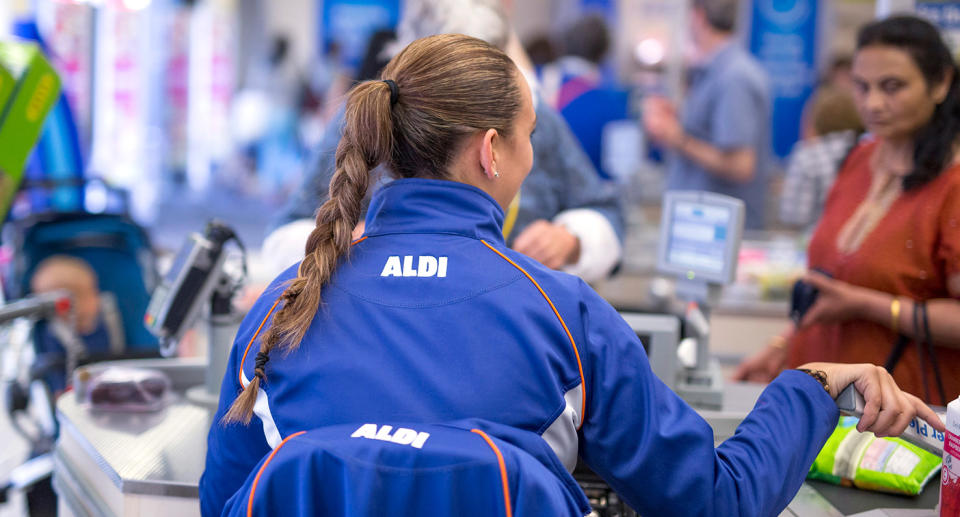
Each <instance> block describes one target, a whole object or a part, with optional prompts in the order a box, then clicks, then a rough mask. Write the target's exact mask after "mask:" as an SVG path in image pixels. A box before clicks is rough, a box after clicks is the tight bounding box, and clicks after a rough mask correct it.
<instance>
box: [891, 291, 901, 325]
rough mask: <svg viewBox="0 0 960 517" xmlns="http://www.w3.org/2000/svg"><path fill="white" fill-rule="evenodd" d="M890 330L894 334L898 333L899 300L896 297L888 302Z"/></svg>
mask: <svg viewBox="0 0 960 517" xmlns="http://www.w3.org/2000/svg"><path fill="white" fill-rule="evenodd" d="M890 328H891V329H892V330H893V333H894V334H899V333H900V298H897V297H896V296H894V297H893V300H891V301H890Z"/></svg>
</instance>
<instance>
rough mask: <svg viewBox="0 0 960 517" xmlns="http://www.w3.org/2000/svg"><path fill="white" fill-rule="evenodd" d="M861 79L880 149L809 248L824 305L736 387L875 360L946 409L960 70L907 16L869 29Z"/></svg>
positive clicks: (746, 370) (955, 314)
mask: <svg viewBox="0 0 960 517" xmlns="http://www.w3.org/2000/svg"><path fill="white" fill-rule="evenodd" d="M852 74H853V79H854V97H855V101H856V103H857V109H858V110H859V112H860V115H861V117H862V118H863V121H864V124H865V125H866V127H867V129H868V131H869V132H870V133H872V134H873V135H874V137H875V139H874V140H873V141H871V142H867V143H864V144H861V145H860V146H859V147H858V148H857V149H855V150H854V151H853V153H851V155H850V157H849V158H848V160H847V161H846V163H845V164H844V165H843V167H842V169H841V171H840V173H839V175H838V177H837V181H836V183H835V184H834V186H833V188H832V190H831V192H830V195H829V196H828V198H827V201H826V204H825V206H824V213H823V215H822V217H821V219H820V223H819V224H818V226H817V229H816V231H815V233H814V236H813V239H812V240H811V242H810V249H809V252H808V255H809V267H810V269H811V270H813V269H816V270H819V271H824V272H826V273H828V274H829V276H826V275H822V274H818V273H810V274H808V275H807V277H806V278H805V280H806V281H807V282H809V283H810V284H812V285H813V286H814V287H816V288H817V289H818V290H819V296H818V298H817V301H816V303H815V304H814V305H813V306H812V307H811V308H810V310H809V311H808V312H807V313H806V315H805V316H804V318H803V320H802V321H801V322H800V325H799V326H798V328H797V329H795V330H794V329H791V331H790V332H789V333H788V334H786V335H785V336H783V337H778V338H774V339H773V340H772V341H771V343H770V344H769V345H768V346H767V347H766V348H765V349H764V350H762V351H760V352H759V353H757V354H756V355H755V356H753V357H751V358H750V359H748V360H747V361H745V362H744V363H743V364H741V365H740V368H739V369H738V371H737V373H736V374H735V377H736V378H738V379H741V380H757V381H765V380H769V379H772V377H773V375H775V374H776V373H777V372H779V371H780V370H781V369H783V368H784V367H785V366H788V365H796V364H800V363H804V362H808V361H814V360H815V361H835V362H845V363H855V362H856V363H859V362H870V363H874V364H878V365H889V367H890V368H892V373H893V376H894V379H895V380H896V382H897V384H898V385H899V386H900V387H901V388H902V389H904V390H905V391H908V392H911V393H913V394H915V395H917V396H919V397H922V398H924V399H925V400H926V401H927V402H929V403H933V404H941V405H943V404H946V402H948V401H949V400H952V399H953V398H955V397H957V396H958V395H960V160H958V156H957V149H958V141H960V140H958V139H960V79H958V74H957V67H956V65H955V64H954V61H953V59H952V56H951V54H950V51H949V50H948V49H947V47H946V45H944V43H943V41H942V40H941V38H940V35H939V33H938V32H937V29H936V28H934V27H933V26H932V25H930V24H929V23H927V22H925V21H923V20H920V19H918V18H915V17H910V16H898V17H893V18H888V19H885V20H881V21H877V22H874V23H871V24H870V25H867V26H865V27H864V28H863V29H861V31H860V34H859V36H858V41H857V52H856V55H855V57H854V62H853V71H852ZM925 312H926V316H927V317H926V318H924V313H925ZM925 319H926V321H924V320H925ZM899 336H903V338H902V339H901V338H900V337H899ZM898 341H901V344H900V346H899V347H898V346H897V345H896V343H897V342H898ZM929 343H932V346H931V345H930V344H929ZM898 348H899V350H896V349H898ZM934 361H935V362H936V368H934V367H933V365H932V363H933V362H934ZM937 370H938V371H937ZM938 374H939V375H938ZM938 377H939V381H940V382H938ZM938 384H942V386H943V391H944V394H941V393H940V389H939V387H938ZM944 396H945V397H946V400H944V398H943V397H944Z"/></svg>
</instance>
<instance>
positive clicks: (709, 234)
mask: <svg viewBox="0 0 960 517" xmlns="http://www.w3.org/2000/svg"><path fill="white" fill-rule="evenodd" d="M733 215H734V214H733V211H732V210H731V209H730V208H727V207H723V206H716V205H705V204H701V203H693V202H689V201H680V202H677V203H675V204H674V205H673V213H672V214H671V216H672V224H671V226H670V228H669V232H670V233H669V239H670V245H669V247H668V248H667V262H669V263H670V264H673V265H674V266H679V267H682V268H687V269H690V270H691V271H700V272H707V273H722V272H723V270H724V266H725V265H726V249H727V238H728V237H729V233H730V225H731V224H733Z"/></svg>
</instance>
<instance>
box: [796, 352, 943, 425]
mask: <svg viewBox="0 0 960 517" xmlns="http://www.w3.org/2000/svg"><path fill="white" fill-rule="evenodd" d="M800 368H804V369H809V370H821V371H823V372H824V373H826V374H827V384H828V385H829V386H830V389H829V392H830V396H831V397H833V398H836V397H837V395H839V394H840V391H842V390H843V389H844V388H846V387H847V386H848V385H849V384H851V383H852V384H853V385H854V386H856V387H857V390H858V391H860V393H862V394H863V399H864V401H865V402H866V405H865V406H864V409H863V416H861V417H860V422H859V423H857V431H860V432H861V433H862V432H866V431H870V432H872V433H873V434H875V435H877V436H880V437H883V436H900V435H901V434H903V431H904V430H906V428H907V426H909V425H910V421H912V420H913V419H914V418H917V417H919V418H922V419H923V420H925V421H926V422H927V423H928V424H930V425H931V426H933V428H934V429H936V430H938V431H945V430H946V429H945V428H944V426H943V422H942V421H941V420H940V418H939V417H937V414H936V413H934V412H933V410H932V409H930V408H929V407H928V406H927V405H926V404H924V403H923V401H921V400H920V399H919V398H917V397H915V396H913V395H911V394H909V393H907V392H905V391H902V390H901V389H900V388H899V387H898V386H897V383H896V381H894V380H893V376H891V375H890V373H889V372H887V370H885V369H884V368H883V367H882V366H877V365H874V364H839V363H807V364H805V365H803V366H801V367H800Z"/></svg>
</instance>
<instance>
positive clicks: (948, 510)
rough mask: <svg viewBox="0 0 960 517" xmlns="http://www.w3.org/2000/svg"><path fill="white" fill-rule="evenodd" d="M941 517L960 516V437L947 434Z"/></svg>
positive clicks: (941, 494) (941, 491) (942, 475)
mask: <svg viewBox="0 0 960 517" xmlns="http://www.w3.org/2000/svg"><path fill="white" fill-rule="evenodd" d="M940 482H941V486H940V516H941V517H947V516H951V517H955V516H957V515H960V436H957V435H956V434H953V433H951V432H949V431H948V432H947V436H946V439H945V440H944V454H943V470H942V471H941V477H940Z"/></svg>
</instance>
